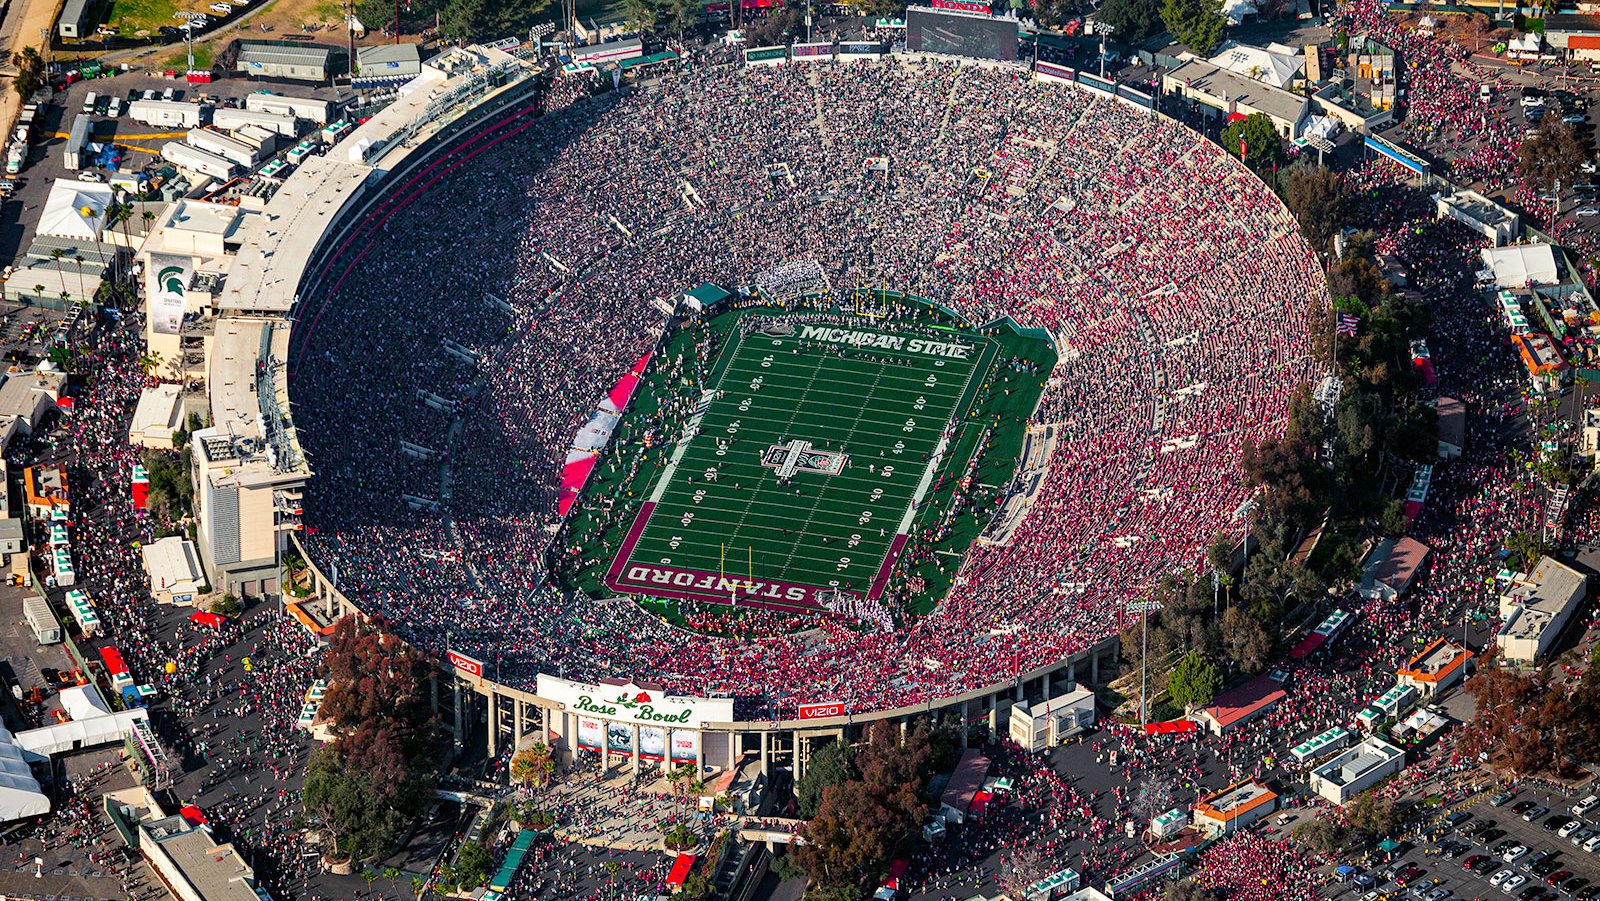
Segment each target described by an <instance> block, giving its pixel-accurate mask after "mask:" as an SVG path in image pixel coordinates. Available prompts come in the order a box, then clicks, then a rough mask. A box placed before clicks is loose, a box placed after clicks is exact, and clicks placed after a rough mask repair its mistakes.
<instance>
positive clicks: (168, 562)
mask: <svg viewBox="0 0 1600 901" xmlns="http://www.w3.org/2000/svg"><path fill="white" fill-rule="evenodd" d="M140 551H141V552H142V553H143V554H144V568H145V570H146V571H147V572H149V574H150V585H151V587H152V588H156V589H162V588H170V587H172V586H174V585H181V584H183V583H184V582H199V581H200V580H201V575H200V556H199V554H197V553H196V552H195V549H194V542H192V541H190V540H189V539H187V538H179V537H178V536H176V535H168V536H167V537H166V538H162V539H160V540H159V541H152V542H150V543H149V544H147V545H144V546H143V547H142V548H140Z"/></svg>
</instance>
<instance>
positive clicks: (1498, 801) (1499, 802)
mask: <svg viewBox="0 0 1600 901" xmlns="http://www.w3.org/2000/svg"><path fill="white" fill-rule="evenodd" d="M1589 162H1590V163H1591V164H1593V163H1594V160H1590V161H1589ZM1516 796H1517V790H1516V789H1514V788H1508V789H1506V790H1505V791H1503V792H1500V793H1498V794H1495V795H1493V796H1492V797H1490V798H1489V806H1490V807H1504V806H1506V805H1507V804H1510V803H1511V799H1512V798H1515V797H1516Z"/></svg>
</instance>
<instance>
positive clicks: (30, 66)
mask: <svg viewBox="0 0 1600 901" xmlns="http://www.w3.org/2000/svg"><path fill="white" fill-rule="evenodd" d="M11 63H12V65H14V66H16V67H17V76H16V77H15V78H13V79H12V80H11V86H12V87H13V88H15V89H16V91H17V96H18V97H21V98H22V102H23V103H27V102H28V99H29V98H31V97H32V96H33V92H34V91H37V90H39V88H41V87H43V86H44V57H42V56H40V55H39V51H38V50H36V49H34V48H33V47H24V48H22V50H21V51H19V52H17V53H14V54H12V56H11Z"/></svg>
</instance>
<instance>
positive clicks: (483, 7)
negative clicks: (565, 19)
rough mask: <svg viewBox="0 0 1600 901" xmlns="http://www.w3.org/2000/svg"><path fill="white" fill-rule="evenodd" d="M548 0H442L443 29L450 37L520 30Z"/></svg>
mask: <svg viewBox="0 0 1600 901" xmlns="http://www.w3.org/2000/svg"><path fill="white" fill-rule="evenodd" d="M548 5H549V0H443V6H442V8H441V9H440V18H439V24H440V30H441V31H443V32H444V34H445V35H446V36H448V37H453V38H474V37H505V36H507V35H508V34H516V33H521V32H523V31H526V30H527V26H528V25H529V24H530V23H531V22H532V21H533V19H534V17H535V16H536V15H537V14H538V13H540V12H541V11H543V10H544V8H545V7H546V6H548Z"/></svg>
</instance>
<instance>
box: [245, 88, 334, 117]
mask: <svg viewBox="0 0 1600 901" xmlns="http://www.w3.org/2000/svg"><path fill="white" fill-rule="evenodd" d="M244 108H245V109H246V110H250V111H253V112H263V113H275V114H277V115H280V116H292V117H294V118H296V119H305V120H306V121H307V122H312V123H316V124H319V125H320V124H322V123H324V122H327V121H329V119H330V117H332V115H333V111H334V104H333V102H332V101H328V100H317V99H315V98H312V97H285V96H283V95H282V94H273V93H270V92H267V91H257V92H255V93H254V94H248V95H246V96H245V98H244Z"/></svg>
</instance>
